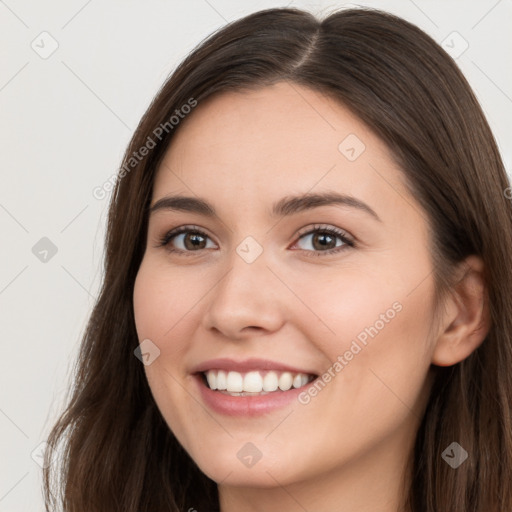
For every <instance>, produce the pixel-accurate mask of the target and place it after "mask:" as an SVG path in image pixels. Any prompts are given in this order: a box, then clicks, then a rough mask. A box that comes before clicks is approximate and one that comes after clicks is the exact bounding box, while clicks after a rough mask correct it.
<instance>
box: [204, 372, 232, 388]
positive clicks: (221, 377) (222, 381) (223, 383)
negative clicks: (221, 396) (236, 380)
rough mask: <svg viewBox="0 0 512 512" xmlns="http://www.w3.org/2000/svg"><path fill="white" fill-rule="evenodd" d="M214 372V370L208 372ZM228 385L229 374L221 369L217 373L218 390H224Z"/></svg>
mask: <svg viewBox="0 0 512 512" xmlns="http://www.w3.org/2000/svg"><path fill="white" fill-rule="evenodd" d="M208 373H213V372H208ZM227 387H228V383H227V375H226V372H225V371H224V370H219V371H218V373H217V389H218V390H224V389H226V388H227Z"/></svg>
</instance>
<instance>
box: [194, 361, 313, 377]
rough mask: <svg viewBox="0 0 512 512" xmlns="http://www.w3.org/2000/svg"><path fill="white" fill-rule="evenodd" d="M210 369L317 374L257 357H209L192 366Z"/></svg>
mask: <svg viewBox="0 0 512 512" xmlns="http://www.w3.org/2000/svg"><path fill="white" fill-rule="evenodd" d="M208 370H226V371H234V372H239V373H243V372H250V371H255V370H276V371H282V372H291V373H304V374H306V375H316V373H315V372H312V371H309V370H307V369H304V368H297V367H293V366H290V365H288V364H284V363H279V362H277V361H270V360H268V359H257V358H251V359H244V360H243V361H235V360H234V359H229V358H219V359H209V360H208V361H203V362H202V363H200V364H198V365H197V366H195V367H194V368H192V373H200V372H206V371H208Z"/></svg>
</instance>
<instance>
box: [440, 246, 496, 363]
mask: <svg viewBox="0 0 512 512" xmlns="http://www.w3.org/2000/svg"><path fill="white" fill-rule="evenodd" d="M460 271H461V274H462V277H461V279H459V280H458V281H457V283H456V285H455V286H454V289H453V291H452V293H451V294H450V295H449V297H448V298H447V304H446V307H445V309H444V313H443V314H444V316H445V318H444V319H443V321H442V322H441V325H442V326H443V327H442V328H441V331H440V333H439V336H438V338H437V340H436V342H435V348H434V352H433V355H432V364H435V365H438V366H452V365H454V364H457V363H459V362H460V361H463V360H464V359H466V358H467V357H468V356H469V355H470V354H471V353H472V352H474V351H475V350H476V349H477V348H478V347H479V346H480V345H481V344H482V342H483V341H484V339H485V337H486V336H487V333H488V332H489V329H490V312H489V302H488V293H487V283H486V280H485V267H484V263H483V261H482V259H481V258H479V257H478V256H474V255H472V256H469V257H468V258H466V259H465V260H464V262H462V263H461V265H460Z"/></svg>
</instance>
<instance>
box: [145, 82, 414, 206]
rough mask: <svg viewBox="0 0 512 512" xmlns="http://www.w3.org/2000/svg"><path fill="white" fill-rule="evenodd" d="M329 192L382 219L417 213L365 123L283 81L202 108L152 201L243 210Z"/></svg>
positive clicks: (163, 169)
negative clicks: (394, 211)
mask: <svg viewBox="0 0 512 512" xmlns="http://www.w3.org/2000/svg"><path fill="white" fill-rule="evenodd" d="M324 191H336V192H340V193H344V194H350V195H354V196H356V197H358V198H360V199H362V200H363V201H365V202H368V203H370V204H371V205H372V208H373V209H375V210H376V211H378V213H379V211H381V212H382V216H385V210H386V209H389V208H390V206H398V207H402V208H407V207H408V208H410V202H409V206H407V204H408V202H407V201H404V197H407V196H408V195H409V194H408V192H407V190H406V189H405V187H404V185H403V176H402V171H401V170H399V169H398V167H397V165H396V164H395V162H394V160H393V158H392V156H391V154H390V152H389V150H388V148H387V147H386V145H385V144H384V143H383V142H382V141H381V140H380V139H379V138H378V137H377V136H376V135H375V134H374V133H373V132H372V131H371V130H370V129H369V128H368V127H367V126H366V125H365V124H364V123H362V122H361V121H360V120H359V119H358V118H357V117H356V116H354V115H353V114H352V113H351V112H350V111H349V110H348V109H347V108H346V107H344V106H343V105H342V104H341V103H339V102H337V101H336V100H334V99H332V98H330V97H328V96H325V95H323V94H322V93H320V92H317V91H313V90H311V89H309V88H305V87H303V86H299V85H297V84H290V83H287V82H280V83H278V84H275V85H273V86H268V87H264V88H261V89H258V90H254V91H244V92H231V91H230V92H223V93H221V94H218V95H215V96H213V97H210V98H208V99H207V100H206V101H204V102H202V103H200V104H199V105H198V106H197V107H196V108H195V109H194V110H193V112H192V113H191V114H189V116H188V117H187V118H186V119H185V120H184V121H182V124H181V125H180V126H179V130H178V131H177V133H176V135H175V137H174V139H173V140H172V143H171V145H170V147H169V149H168V151H167V153H166V155H165V156H164V159H163V162H162V164H161V166H160V168H159V170H158V173H157V177H156V181H155V185H154V190H153V199H158V198H159V197H161V196H163V195H165V194H171V193H187V195H191V194H193V195H199V196H201V197H207V198H209V199H210V200H211V202H213V203H215V204H218V206H219V208H221V207H222V205H224V206H225V207H226V208H231V207H233V208H237V209H238V210H239V211H243V210H244V209H247V208H256V207H258V206H259V207H260V208H263V207H264V206H265V203H269V204H270V203H273V202H276V201H278V200H279V199H280V198H282V197H283V196H285V195H288V194H293V193H305V192H324ZM409 200H410V201H412V200H413V199H412V198H409ZM379 215H380V213H379Z"/></svg>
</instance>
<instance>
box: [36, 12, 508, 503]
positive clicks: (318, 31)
mask: <svg viewBox="0 0 512 512" xmlns="http://www.w3.org/2000/svg"><path fill="white" fill-rule="evenodd" d="M509 186H510V184H509V183H508V180H507V176H506V173H505V171H504V168H503V163H502V161H501V158H500V155H499V153H498V150H497V147H496V144H495V141H494V139H493V136H492V134H491V131H490V129H489V126H488V124H487V122H486V120H485V117H484V115H483V113H482V111H481V108H480V107H479V105H478V102H477V100H476V99H475V96H474V94H473V93H472V91H471V90H470V87H469V86H468V84H467V82H466V80H465V79H464V77H463V76H462V74H461V73H460V71H459V70H458V68H457V67H456V65H455V64H454V62H453V61H452V59H451V58H450V57H449V56H448V55H447V54H445V53H444V51H443V50H442V49H441V48H440V47H439V46H438V45H437V44H436V43H435V42H434V41H433V40H432V39H431V38H430V37H428V36H427V35H426V34H424V33H423V32H422V31H421V30H419V29H418V28H417V27H415V26H413V25H411V24H409V23H408V22H405V21H404V20H401V19H399V18H397V17H394V16H392V15H390V14H386V13H383V12H379V11H374V10H367V9H355V10H346V11H340V12H337V13H333V14H331V15H330V16H329V17H327V18H326V19H324V20H323V21H319V20H317V19H315V18H314V17H313V16H312V15H311V14H309V13H306V12H303V11H300V10H297V9H271V10H267V11H262V12H259V13H255V14H252V15H250V16H247V17H245V18H243V19H241V20H238V21H236V22H233V23H231V24H229V25H228V26H227V27H225V28H224V29H222V30H220V31H219V32H217V33H215V34H213V35H212V36H211V37H209V38H208V39H207V40H206V41H204V42H203V43H202V44H201V45H200V46H199V47H198V48H197V49H196V50H195V51H194V52H193V53H192V54H191V55H190V56H189V57H187V58H186V59H185V61H184V62H183V63H182V64H181V65H180V66H179V67H178V69H177V70H176V71H175V73H174V74H173V75H172V76H171V77H170V78H169V80H168V81H167V82H166V83H165V84H164V86H163V87H162V89H161V90H160V91H159V93H158V94H157V96H156V98H155V99H154V101H153V103H152V105H151V106H150V107H149V109H148V111H147V112H146V114H145V115H144V117H143V118H142V120H141V122H140V124H139V126H138V128H137V130H136V132H135V134H134V136H133V138H132V141H131V143H130V145H129V148H128V149H127V152H126V155H125V159H124V161H123V165H122V168H121V170H120V172H119V177H118V180H117V183H116V188H115V192H114V195H113V200H112V204H111V209H110V214H109V221H108V233H107V240H106V248H107V250H106V260H105V277H104V282H103V287H102V291H101V295H100V298H99V300H98V303H97V305H96V307H95V309H94V311H93V314H92V317H91V319H90V322H89V325H88V329H87V332H86V333H85V336H84V340H83V345H82V350H81V353H80V360H79V362H78V371H77V375H76V382H75V387H74V390H73V395H72V397H71V399H70V403H69V404H68V407H67V409H66V411H65V412H64V414H63V415H62V417H61V418H60V420H59V422H58V423H57V425H55V427H54V429H53V430H52V432H51V435H50V437H49V440H48V442H49V445H50V446H51V447H52V450H49V451H48V453H47V454H46V457H47V460H48V461H50V459H51V457H52V454H53V451H54V450H55V449H57V447H58V446H59V443H64V447H65V451H64V461H63V462H64V465H63V467H62V469H61V480H62V482H61V484H60V487H59V490H60V494H61V496H57V495H52V489H51V485H50V483H51V472H52V471H54V470H55V468H54V467H53V466H50V467H49V468H48V470H46V471H45V496H46V501H47V507H48V508H49V509H51V507H52V505H57V504H62V505H63V507H64V509H65V510H67V511H111V510H123V511H125V512H128V511H133V512H135V511H138V512H142V511H160V510H161V511H163V510H173V511H182V510H189V511H191V510H197V511H203V510H207V511H216V510H221V511H222V512H230V511H232V510H244V511H251V510H265V511H274V510H276V511H277V510H279V511H295V510H315V511H334V510H359V511H362V510H372V511H379V512H388V511H389V512H391V511H398V510H400V511H407V512H422V511H425V512H434V511H436V512H444V511H448V510H450V511H452V512H463V511H464V512H468V511H482V512H483V511H485V512H503V511H505V510H511V509H512V492H511V491H512V486H511V484H510V475H511V472H512V423H511V414H510V413H511V405H512V404H511V396H512V377H511V375H510V371H509V369H510V367H511V364H512V343H511V340H512V315H511V314H510V313H511V312H512V299H511V297H510V289H511V288H512V265H511V263H512V261H511V256H510V255H511V254H512V207H511V203H510V201H508V200H507V199H506V197H505V195H504V191H505V190H506V189H507V187H509Z"/></svg>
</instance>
